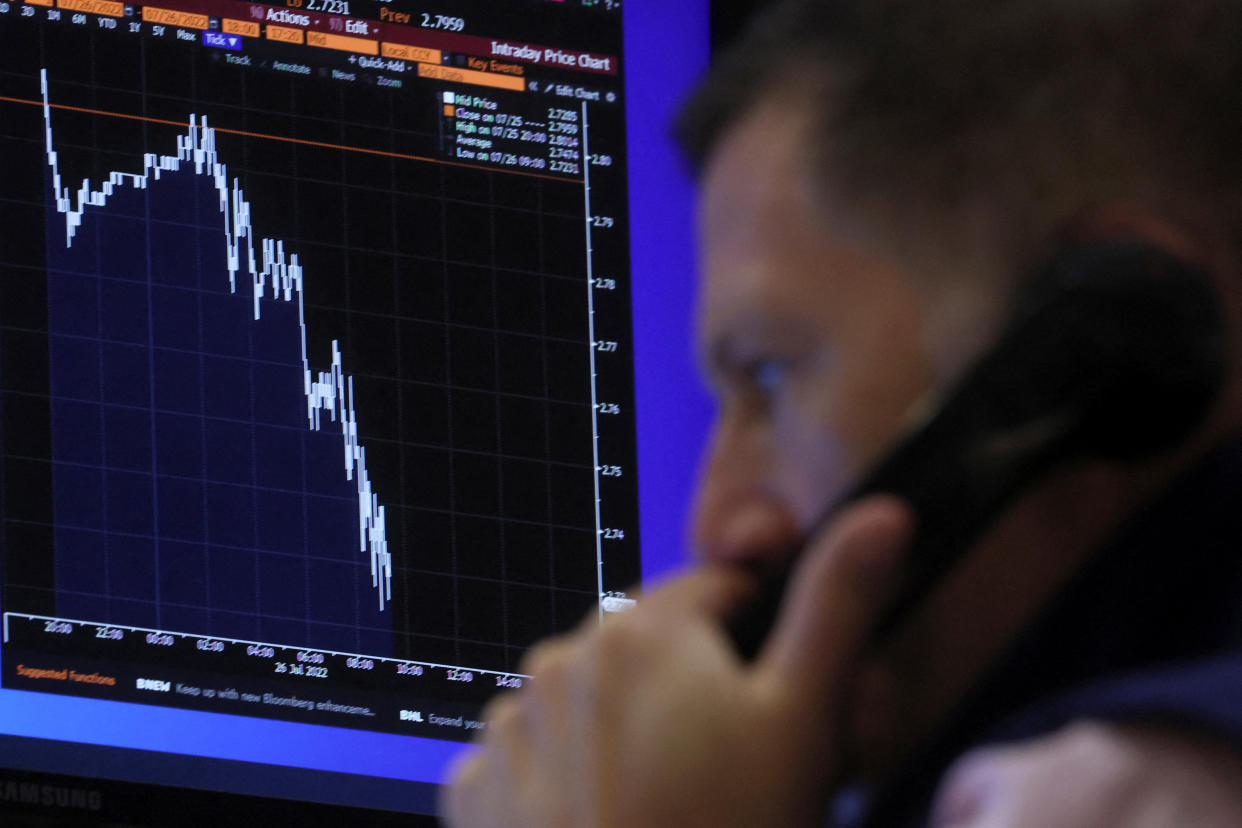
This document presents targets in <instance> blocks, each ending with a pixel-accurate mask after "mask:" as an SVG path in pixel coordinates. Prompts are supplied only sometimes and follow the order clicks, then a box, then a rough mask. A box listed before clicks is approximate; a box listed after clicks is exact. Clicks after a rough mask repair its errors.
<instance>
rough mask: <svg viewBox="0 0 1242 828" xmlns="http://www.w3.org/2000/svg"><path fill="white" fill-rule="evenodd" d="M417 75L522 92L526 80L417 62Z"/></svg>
mask: <svg viewBox="0 0 1242 828" xmlns="http://www.w3.org/2000/svg"><path fill="white" fill-rule="evenodd" d="M418 76H419V77H420V78H430V79H432V80H442V81H450V82H452V83H470V84H474V85H475V86H490V87H493V88H495V89H512V90H513V91H514V92H524V91H525V90H526V81H524V80H523V79H522V78H515V77H511V76H509V75H494V74H492V73H491V72H478V71H475V70H474V69H454V68H453V67H452V66H436V65H433V64H430V63H420V64H418Z"/></svg>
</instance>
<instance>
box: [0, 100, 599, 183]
mask: <svg viewBox="0 0 1242 828" xmlns="http://www.w3.org/2000/svg"><path fill="white" fill-rule="evenodd" d="M0 101H6V102H8V103H15V104H29V105H31V106H43V101H33V100H30V99H28V98H10V97H8V96H6V95H0ZM49 106H51V107H52V109H63V110H66V111H68V112H84V113H86V114H87V115H105V116H107V117H109V118H124V119H126V120H128V121H146V122H147V123H149V124H167V125H169V126H176V127H185V126H187V125H188V122H187V121H170V120H167V119H164V118H151V117H148V116H146V115H127V114H125V113H122V112H109V111H108V110H106V109H89V108H87V107H84V106H69V105H68V104H49ZM212 129H214V130H215V131H216V132H223V133H225V134H227V135H241V136H244V137H246V138H262V139H264V140H266V141H285V142H287V143H290V144H302V145H303V146H308V147H322V148H324V149H334V150H344V151H346V152H361V153H364V154H366V155H381V156H384V157H385V158H397V159H400V160H402V161H423V162H426V163H428V164H444V165H445V166H449V167H465V168H467V169H471V170H490V171H492V172H498V173H505V174H507V175H520V176H523V177H524V178H544V179H548V180H549V181H565V182H568V183H570V184H578V183H580V182H579V181H578V180H577V179H576V178H566V177H565V176H562V175H549V174H547V173H537V172H528V171H526V170H507V169H504V168H503V167H484V166H483V165H481V164H467V163H466V162H464V161H446V160H444V159H442V158H429V157H427V156H425V155H407V154H405V153H403V152H388V151H387V150H377V149H368V148H366V147H350V146H346V145H345V144H329V143H327V142H325V141H310V140H307V139H306V138H288V137H286V136H284V135H268V134H266V133H263V132H249V131H247V130H244V129H228V128H227V127H218V126H213V127H212Z"/></svg>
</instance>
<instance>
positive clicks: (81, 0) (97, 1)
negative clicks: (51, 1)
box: [56, 0, 125, 17]
mask: <svg viewBox="0 0 1242 828" xmlns="http://www.w3.org/2000/svg"><path fill="white" fill-rule="evenodd" d="M56 5H58V6H60V7H61V8H62V9H67V10H69V11H77V12H86V13H87V14H105V15H107V16H108V17H124V16H125V4H124V3H116V2H113V0H58V2H57V3H56Z"/></svg>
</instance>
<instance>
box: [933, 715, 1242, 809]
mask: <svg viewBox="0 0 1242 828" xmlns="http://www.w3.org/2000/svg"><path fill="white" fill-rule="evenodd" d="M932 824H933V825H935V826H937V828H1037V826H1057V828H1095V826H1101V825H1113V826H1124V828H1167V826H1174V825H1176V826H1181V825H1193V826H1195V828H1230V827H1231V826H1237V825H1242V760H1239V758H1238V756H1237V755H1236V754H1235V753H1233V752H1232V751H1229V750H1227V749H1226V748H1224V747H1222V746H1221V745H1219V744H1216V743H1214V742H1210V741H1207V740H1203V739H1196V738H1193V737H1191V736H1190V735H1187V734H1180V733H1175V732H1173V731H1169V730H1164V729H1157V728H1147V727H1138V726H1118V725H1108V724H1095V723H1080V724H1075V725H1072V726H1069V727H1066V728H1065V729H1063V730H1061V731H1058V732H1057V733H1054V734H1053V735H1051V736H1048V737H1045V738H1042V739H1038V740H1035V741H1031V742H1024V743H1021V744H1017V745H1013V746H1010V747H1001V748H986V749H982V750H979V751H976V752H974V753H971V754H967V755H966V756H965V757H963V758H962V759H961V760H959V762H958V764H957V765H956V766H955V768H954V769H953V770H952V771H950V772H949V774H948V776H947V777H946V781H945V782H944V783H943V784H942V786H941V789H940V793H939V795H938V797H937V803H936V808H935V817H934V818H933V820H932Z"/></svg>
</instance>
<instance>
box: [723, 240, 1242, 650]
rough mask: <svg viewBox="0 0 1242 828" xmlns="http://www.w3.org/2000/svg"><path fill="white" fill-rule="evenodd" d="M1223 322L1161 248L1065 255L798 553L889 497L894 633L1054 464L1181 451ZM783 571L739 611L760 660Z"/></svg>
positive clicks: (737, 626) (1214, 379) (1214, 372)
mask: <svg viewBox="0 0 1242 828" xmlns="http://www.w3.org/2000/svg"><path fill="white" fill-rule="evenodd" d="M1224 327H1225V326H1224V321H1223V318H1222V315H1221V312H1220V308H1219V306H1218V304H1217V295H1216V292H1215V289H1214V287H1213V286H1212V284H1211V282H1210V280H1209V279H1208V277H1207V275H1206V274H1205V273H1204V272H1202V271H1201V270H1199V269H1197V268H1196V267H1194V266H1192V265H1191V264H1189V263H1188V262H1186V261H1184V260H1183V259H1180V258H1178V257H1176V256H1174V255H1172V254H1171V253H1169V252H1167V251H1165V250H1163V249H1161V248H1158V247H1154V246H1152V245H1150V244H1147V243H1143V242H1138V241H1133V240H1127V239H1108V240H1103V241H1094V242H1090V243H1084V244H1078V245H1074V246H1069V247H1065V248H1063V249H1061V250H1060V251H1059V252H1058V253H1057V254H1056V255H1055V256H1054V257H1053V258H1052V259H1051V260H1049V261H1048V262H1046V263H1045V264H1044V265H1043V266H1042V267H1040V268H1038V269H1037V270H1036V271H1035V272H1033V273H1032V275H1031V276H1030V277H1029V278H1028V279H1027V280H1026V281H1025V283H1024V284H1023V285H1022V287H1021V288H1020V290H1019V293H1018V296H1017V298H1016V301H1015V303H1014V306H1013V309H1012V312H1011V313H1010V316H1009V320H1008V323H1007V324H1006V326H1005V327H1004V329H1003V331H1002V332H1001V334H1000V336H999V337H998V338H997V339H996V341H995V343H994V344H993V345H992V347H991V348H989V349H988V350H987V351H986V352H985V353H984V354H983V355H982V356H981V357H980V358H979V359H978V360H977V361H976V362H975V363H974V364H973V365H972V366H971V367H970V368H969V369H968V370H967V371H966V372H965V373H964V375H963V376H962V377H961V379H960V380H959V381H957V382H956V383H955V384H954V385H953V386H952V387H951V388H950V389H949V390H948V392H947V393H946V394H944V395H943V396H942V397H941V401H940V402H939V404H938V405H934V406H930V407H929V410H930V411H931V412H932V413H931V414H930V415H929V416H927V417H926V418H925V419H923V420H922V422H921V424H920V425H918V426H916V427H914V428H913V429H911V430H910V431H909V432H908V433H907V434H906V435H905V436H904V437H903V438H901V439H900V440H899V441H898V442H897V444H896V445H895V446H894V447H893V448H892V449H891V450H890V451H889V452H888V453H887V454H886V455H885V456H884V457H883V458H882V459H881V460H880V461H879V463H877V464H876V465H875V466H874V467H872V468H871V470H870V471H869V472H868V473H867V474H866V475H864V477H863V478H862V479H861V480H860V481H859V482H858V483H857V485H855V486H854V487H853V488H852V489H851V490H850V491H849V493H848V494H846V495H845V496H844V497H842V498H841V499H839V500H838V501H836V502H835V503H833V504H832V505H831V506H830V507H829V508H828V509H827V510H826V511H825V512H824V513H823V515H822V516H821V517H820V518H819V519H818V520H817V521H815V523H814V524H813V525H812V527H811V529H810V531H809V532H808V533H807V534H806V536H805V538H804V541H803V543H802V544H801V546H800V547H799V549H798V550H796V551H795V552H794V553H793V554H792V555H790V561H791V566H792V562H793V561H796V559H797V557H798V556H799V554H800V553H801V550H802V548H804V547H805V544H806V541H807V540H809V539H810V538H812V537H814V536H815V535H816V534H817V533H818V532H819V531H820V530H821V529H823V527H824V526H825V525H826V524H827V523H828V522H829V521H831V520H832V519H833V518H834V517H835V516H836V514H837V513H838V512H839V511H840V509H841V508H843V507H844V506H845V505H847V504H849V503H851V502H852V501H855V500H858V499H859V498H862V497H864V496H866V495H871V494H877V493H889V494H894V495H897V496H898V497H900V498H902V499H903V500H905V501H906V502H907V503H909V504H910V505H911V506H912V507H913V510H914V514H915V529H914V535H913V538H912V540H911V543H910V548H909V550H908V552H907V554H906V556H905V558H904V563H903V574H902V578H901V581H900V584H899V586H898V589H897V592H896V594H895V596H894V597H893V598H892V599H891V601H890V602H889V603H888V604H887V605H886V607H885V608H884V609H883V611H882V612H881V614H880V616H879V617H878V621H877V623H876V625H875V627H874V629H873V637H875V638H882V637H884V636H885V635H886V634H887V633H888V632H889V631H891V630H892V628H893V626H894V625H895V624H896V622H897V621H898V620H899V619H900V618H901V617H902V616H903V615H904V613H906V612H907V611H908V610H910V609H911V608H912V607H913V605H914V604H915V603H916V602H917V601H918V600H919V599H920V598H922V597H923V596H924V595H925V594H926V593H927V592H928V591H929V590H930V589H931V588H932V586H933V585H934V584H935V583H936V582H937V580H938V579H939V578H940V577H941V576H942V575H943V574H944V573H945V572H946V571H947V570H948V569H949V567H950V566H951V565H952V564H953V562H954V561H955V560H956V559H957V558H958V557H960V556H961V554H963V553H964V552H965V551H966V549H967V548H968V547H969V546H970V543H971V541H973V540H974V539H975V538H976V537H977V536H978V535H979V534H980V532H981V531H982V530H983V529H984V528H985V527H986V526H987V525H988V524H989V523H990V522H991V520H992V519H993V518H995V517H996V516H997V514H998V513H999V512H1000V510H1001V508H1002V507H1004V506H1005V505H1006V503H1008V502H1009V501H1010V500H1011V499H1012V498H1013V497H1014V496H1015V495H1017V494H1018V493H1019V492H1021V491H1022V490H1023V489H1024V488H1025V487H1026V486H1028V485H1029V484H1030V483H1031V482H1032V481H1033V480H1034V479H1035V478H1036V477H1037V476H1038V475H1040V474H1041V473H1043V472H1046V471H1048V470H1049V469H1050V468H1051V467H1052V466H1053V465H1054V464H1057V463H1060V462H1063V461H1066V460H1069V459H1074V458H1087V457H1094V458H1100V459H1105V460H1115V461H1119V462H1126V461H1135V460H1140V459H1143V458H1146V457H1150V456H1152V455H1155V454H1157V453H1159V452H1160V451H1163V450H1166V449H1170V448H1172V447H1173V446H1175V445H1176V444H1177V443H1179V442H1180V441H1181V440H1182V439H1184V438H1185V437H1186V436H1187V435H1188V434H1189V433H1190V432H1191V430H1192V429H1193V428H1194V427H1195V426H1196V425H1198V424H1199V423H1200V422H1201V421H1202V420H1203V419H1204V417H1205V416H1206V414H1207V412H1208V410H1209V408H1210V407H1211V405H1212V403H1213V401H1214V400H1215V399H1216V398H1217V396H1218V395H1219V392H1220V389H1221V386H1222V384H1223V380H1224V376H1225V362H1226V354H1225V350H1226V348H1225V331H1224ZM789 571H790V568H789V567H787V568H786V569H785V570H784V571H783V572H782V573H781V574H780V575H779V576H776V577H773V578H772V579H770V580H769V581H768V582H766V583H765V585H764V587H763V588H762V589H761V591H760V595H759V597H758V598H757V599H756V600H755V601H753V602H752V603H751V604H749V605H748V606H747V607H745V608H744V609H743V610H742V611H740V612H739V613H738V614H737V616H735V617H734V618H733V619H732V623H731V624H730V633H731V635H732V637H733V640H734V642H735V643H736V645H737V648H738V651H739V652H740V653H741V654H742V655H743V656H745V657H747V658H751V657H753V656H754V654H755V653H756V652H757V651H758V649H759V647H760V646H761V645H762V643H763V641H764V639H766V637H767V635H768V632H769V630H770V629H771V626H772V624H773V622H774V621H775V618H776V613H777V610H778V609H779V606H780V603H781V600H782V597H783V594H784V588H785V584H786V582H787V580H788V577H789Z"/></svg>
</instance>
